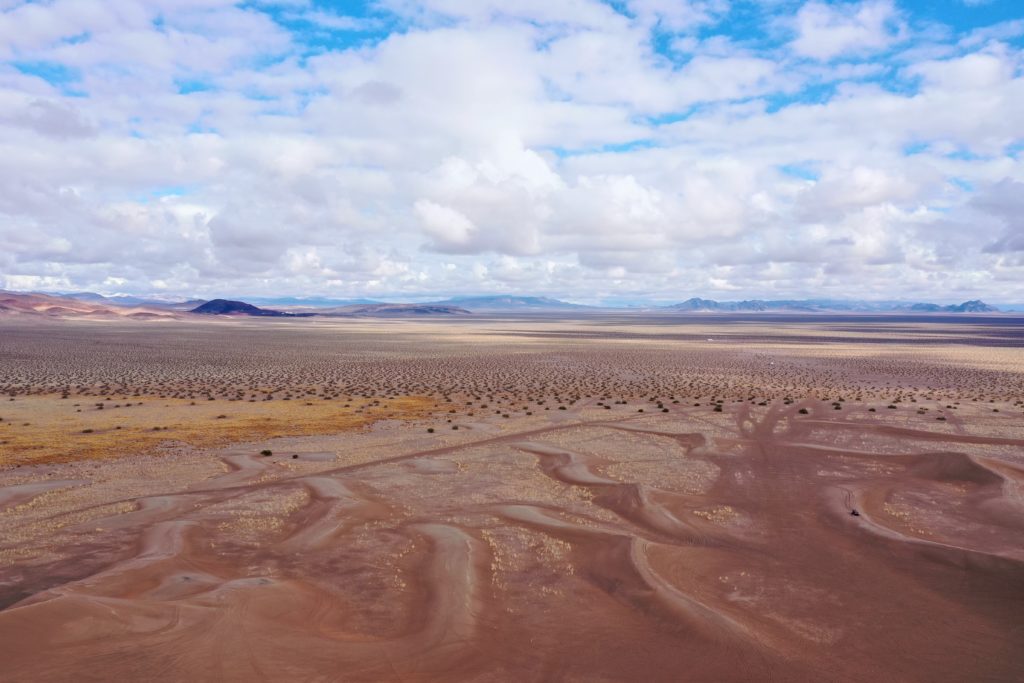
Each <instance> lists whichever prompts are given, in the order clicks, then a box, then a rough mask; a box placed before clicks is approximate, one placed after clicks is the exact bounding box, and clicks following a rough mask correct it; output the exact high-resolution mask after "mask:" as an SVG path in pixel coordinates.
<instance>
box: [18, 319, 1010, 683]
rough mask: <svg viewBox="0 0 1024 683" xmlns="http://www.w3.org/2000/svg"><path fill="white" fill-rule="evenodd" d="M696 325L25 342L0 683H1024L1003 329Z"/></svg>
mask: <svg viewBox="0 0 1024 683" xmlns="http://www.w3.org/2000/svg"><path fill="white" fill-rule="evenodd" d="M705 325H706V327H704V328H701V329H700V330H699V332H698V333H697V334H698V335H699V336H700V340H697V339H683V338H668V339H666V338H665V337H666V335H668V336H669V337H671V336H672V335H683V334H686V335H689V334H691V333H693V329H692V326H691V327H689V328H687V329H682V330H681V329H676V328H670V329H666V326H664V325H653V324H652V325H641V324H637V323H633V324H623V323H618V322H615V323H607V324H606V325H605V326H603V327H602V326H598V325H592V324H584V323H579V322H572V323H569V322H564V321H562V322H559V321H547V322H533V323H531V322H522V321H519V322H516V321H489V322H479V323H474V324H472V325H461V326H458V327H445V326H438V325H434V324H426V323H424V324H419V325H395V324H392V323H387V324H382V326H383V327H384V328H386V329H385V332H386V334H383V336H382V332H381V327H378V326H375V325H373V324H370V323H360V324H359V326H352V327H350V328H335V327H331V328H319V329H313V328H303V329H299V328H288V327H284V326H274V327H272V328H269V329H267V330H263V329H259V328H256V327H254V326H239V327H231V328H228V327H216V326H214V327H211V328H197V330H194V331H190V330H187V329H186V330H181V331H179V333H178V334H179V336H178V338H177V339H176V341H175V344H174V345H173V346H170V347H169V346H160V345H155V344H154V342H153V339H152V338H151V337H150V336H149V335H150V334H151V333H150V332H148V331H146V330H145V329H144V326H141V325H140V326H139V327H131V328H129V329H128V331H127V333H126V331H125V330H121V331H120V333H119V334H118V335H116V336H110V337H108V336H107V335H113V332H114V331H116V330H114V331H112V328H109V327H106V328H104V327H97V326H58V327H56V328H55V329H56V330H57V333H53V332H49V333H47V334H46V335H43V336H40V333H39V331H38V330H39V328H37V327H32V326H27V327H17V328H13V327H9V328H6V329H4V330H3V331H4V332H5V333H7V334H4V335H3V336H2V338H0V339H2V340H0V358H2V359H3V360H4V365H3V366H2V367H3V372H4V375H3V378H2V382H0V385H2V386H4V387H5V389H6V390H7V393H8V394H9V396H8V399H10V398H13V399H14V400H13V401H11V400H7V401H5V402H4V403H2V404H0V416H3V417H4V418H5V419H4V423H0V424H4V425H6V426H4V427H2V428H0V429H3V430H6V431H0V434H3V435H4V436H3V437H0V438H2V439H3V440H4V441H5V442H6V443H4V444H0V449H4V450H2V451H0V457H3V458H4V460H3V462H5V463H6V465H5V468H4V469H3V470H0V679H2V680H5V681H7V680H10V681H49V680H67V681H72V680H73V681H88V680H104V681H107V680H146V681H164V680H166V681H171V680H229V681H251V680H481V681H490V680H495V681H504V680H538V681H540V680H566V681H574V680H580V681H582V680H586V681H601V680H609V681H611V680H665V681H669V680H671V681H678V680H716V681H721V680H807V681H811V680H814V681H819V680H838V681H864V680H901V681H903V680H908V681H916V680H920V681H964V680H979V681H982V680H984V681H1003V680H1005V681H1013V680H1021V679H1024V628H1022V621H1021V616H1020V615H1021V614H1022V609H1024V493H1022V492H1024V488H1022V484H1024V428H1022V413H1024V408H1022V406H1021V402H1020V400H1021V394H1022V392H1021V378H1022V373H1024V369H1022V368H1021V363H1022V362H1024V359H1022V358H1021V354H1020V351H1019V348H1013V347H1010V346H1005V345H1003V344H999V343H991V342H992V340H993V339H996V340H998V339H1005V337H1004V336H1001V335H1003V334H1004V333H1005V330H1003V329H1001V328H1000V329H995V330H994V329H992V328H991V327H987V326H984V325H979V326H976V328H972V329H968V328H967V326H964V327H958V328H956V329H950V330H946V331H944V332H942V335H941V336H943V337H944V341H943V342H942V343H936V344H925V343H922V344H920V345H917V346H915V343H916V342H917V341H919V340H920V339H921V338H927V339H932V338H934V337H935V336H937V335H939V331H938V330H928V329H925V330H924V331H921V330H920V329H917V328H914V329H910V330H906V329H903V327H905V326H904V325H902V324H901V329H898V330H897V329H891V330H889V331H888V332H887V331H886V330H884V329H882V330H880V331H876V330H874V329H867V328H866V327H865V326H863V325H862V326H861V327H857V325H856V324H855V323H849V324H848V325H846V326H847V327H852V328H854V329H853V330H852V331H851V332H849V333H848V334H850V335H852V338H846V339H843V340H838V339H835V338H834V335H835V334H836V333H837V331H836V330H834V329H827V330H826V329H822V327H821V326H820V325H819V326H813V325H809V324H804V325H803V326H799V325H795V326H794V328H793V329H788V328H787V329H783V330H782V331H781V332H779V331H774V332H773V331H772V330H770V329H762V328H759V329H751V326H750V325H744V326H743V327H742V328H741V329H737V327H735V326H733V325H731V324H730V325H726V324H724V323H722V324H719V325H718V326H717V327H716V326H715V325H714V324H713V323H706V324H705ZM46 329H48V330H49V329H50V328H46ZM211 329H212V330H214V331H213V332H210V330H211ZM223 330H230V334H231V335H236V336H237V337H240V338H239V339H238V340H236V342H235V343H234V344H233V348H229V349H226V348H225V344H224V343H222V342H223V340H222V338H221V335H223V334H228V333H226V332H224V331H223ZM531 330H532V332H531ZM601 330H604V332H605V334H604V335H603V336H602V335H596V336H595V335H592V334H590V333H591V332H594V331H598V332H599V331H601ZM583 333H586V334H585V335H583ZM33 335H35V337H33ZM133 335H138V336H137V337H135V338H132V336H133ZM295 335H298V337H297V338H298V339H299V340H301V342H302V343H301V345H298V344H296V341H295V340H296V337H295ZM873 335H878V338H877V339H875V338H874V337H873ZM793 337H800V338H807V337H809V338H815V339H818V342H817V343H810V342H800V343H794V342H793ZM946 337H950V338H955V339H957V340H959V341H957V342H955V343H953V342H950V341H949V339H946ZM708 338H710V339H712V341H707V339H708ZM716 338H718V339H729V338H731V339H732V341H726V342H722V341H714V340H715V339H716ZM97 339H99V340H105V339H109V340H113V341H117V343H120V344H123V345H125V347H126V348H127V349H128V350H127V351H125V350H121V351H120V352H119V353H111V354H110V356H109V358H113V359H121V360H119V361H118V362H119V363H120V365H118V364H117V363H115V362H114V361H113V360H109V359H108V356H107V355H106V354H107V353H108V349H109V347H110V345H111V344H110V343H107V344H95V345H93V344H92V342H94V341H96V340H97ZM30 342H34V343H30ZM214 342H216V343H214ZM972 342H973V343H972ZM94 346H95V348H94ZM139 348H148V349H149V351H148V352H147V353H142V352H140V351H138V349H139ZM204 348H205V349H206V351H207V353H206V354H205V355H203V353H202V351H203V350H204ZM288 348H292V349H293V351H292V352H291V355H289V354H288V353H285V351H283V349H288ZM261 349H262V350H263V351H261ZM243 350H244V351H245V352H244V353H243V352H242V351H243ZM133 353H135V354H138V355H132V354H133ZM132 358H138V360H137V361H132V360H131V359H132ZM367 358H372V361H368V360H367ZM125 359H127V360H125ZM15 361H16V362H15ZM15 366H17V367H15ZM71 375H73V378H72V376H71ZM257 375H258V377H259V378H261V379H260V381H257V379H256V376H257ZM118 377H121V378H122V381H123V383H122V384H120V385H119V384H117V378H118ZM288 377H291V378H292V379H290V380H289V381H284V380H283V379H282V378H288ZM260 382H262V384H261V383H260ZM133 383H134V384H133ZM239 388H242V390H243V391H242V394H241V396H240V395H239V393H238V392H239ZM54 389H56V392H55V391H54ZM190 390H191V392H192V396H189V395H188V392H189V391H190ZM268 391H269V393H264V392H268ZM309 392H312V393H309ZM161 393H162V395H161ZM136 394H138V396H137V397H136ZM63 395H67V396H68V398H62V396H63ZM209 396H213V398H214V400H213V401H210V400H209ZM267 396H270V397H271V400H267ZM286 396H287V397H288V398H289V399H290V400H289V401H284V400H283V399H284V398H285V397H286ZM300 396H301V398H300ZM257 397H258V398H257ZM307 397H308V398H309V400H306V399H307ZM108 398H109V399H111V400H110V401H107V399H108ZM128 399H132V401H131V402H132V403H135V404H137V403H140V402H141V403H142V405H141V406H138V405H133V406H132V407H131V408H127V409H126V408H124V407H123V406H124V402H125V401H127V400H128ZM251 399H256V400H251ZM193 402H194V403H195V404H196V405H192V403H193ZM75 403H78V404H80V405H79V406H78V408H75V407H74V404H75ZM98 403H104V404H109V405H110V407H106V406H105V407H104V409H103V410H99V409H98V408H96V404H98ZM307 403H308V404H312V405H307ZM346 404H347V407H346ZM113 405H119V406H121V407H118V408H114V407H113ZM324 406H331V407H330V408H326V407H324ZM889 406H892V407H891V408H890V407H889ZM83 408H84V410H83V412H82V413H78V412H73V411H76V410H79V409H83ZM16 411H23V412H16ZM132 411H136V412H132ZM356 411H362V412H356ZM219 414H230V415H233V417H230V418H223V419H218V417H217V416H218V415H219ZM8 416H12V417H8ZM118 416H119V417H118ZM136 416H138V417H136ZM506 416H507V417H506ZM268 418H269V419H270V420H272V421H273V425H274V426H273V428H268V429H269V430H268V431H261V430H260V427H261V426H263V425H265V424H266V423H265V420H266V419H268ZM117 420H121V422H120V423H119V424H121V425H122V429H121V430H116V429H112V428H111V425H113V426H116V424H115V422H116V421H117ZM132 420H135V422H131V421H132ZM230 420H235V424H234V426H231V425H229V424H227V423H228V422H229V421H230ZM332 420H335V421H336V422H333V423H332V422H331V421H332ZM154 421H156V422H161V423H167V426H168V427H169V430H168V433H167V434H166V435H164V434H162V433H161V435H160V441H155V442H151V441H145V442H143V441H134V440H132V441H130V442H129V443H128V444H127V445H125V444H122V445H121V446H120V447H117V446H116V442H117V437H118V436H119V435H118V434H117V432H121V433H123V434H125V435H127V434H134V433H135V431H133V430H138V433H139V434H143V435H145V434H146V431H145V429H146V427H147V426H148V425H149V424H150V422H154ZM247 421H248V422H247ZM25 422H28V423H29V424H27V425H26V424H24V423H25ZM86 424H93V425H95V426H94V427H91V428H93V429H94V431H93V432H92V433H91V434H80V433H81V430H82V429H88V428H90V427H87V426H83V425H86ZM101 425H105V426H101ZM210 425H213V426H212V427H211V426H210ZM222 425H223V426H222ZM159 426H163V425H162V424H161V425H159ZM455 427H458V429H454V428H455ZM281 429H283V430H286V431H284V432H278V431H275V430H281ZM428 429H431V430H433V431H432V432H428ZM76 430H77V433H76ZM210 430H214V432H213V433H212V435H211V432H210ZM217 430H223V431H217ZM247 430H249V431H247ZM277 434H281V435H280V436H277ZM89 436H95V437H102V438H104V439H110V440H112V441H104V442H102V443H105V444H111V445H110V448H104V449H96V448H95V446H96V443H91V444H90V443H89V442H88V441H84V442H83V441H82V439H85V437H89ZM243 438H244V439H245V440H244V441H243V440H242V439H243ZM206 439H213V441H206ZM51 440H52V441H53V442H54V444H55V445H54V444H49V445H48V444H47V443H43V442H47V441H51ZM229 442H230V443H229ZM211 444H220V445H211ZM33 445H35V446H38V447H33ZM264 450H269V451H271V455H261V453H260V452H261V451H264ZM854 510H855V511H856V512H857V513H858V514H857V515H853V514H851V513H852V512H853V511H854Z"/></svg>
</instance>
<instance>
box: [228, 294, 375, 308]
mask: <svg viewBox="0 0 1024 683" xmlns="http://www.w3.org/2000/svg"><path fill="white" fill-rule="evenodd" d="M246 298H247V299H248V300H249V301H250V302H252V303H254V304H256V305H258V306H277V307H283V306H287V307H289V308H300V307H301V308H311V309H312V308H337V307H339V306H356V305H364V304H379V303H383V302H381V301H377V300H376V299H331V298H327V297H322V296H280V297H266V296H251V297H246Z"/></svg>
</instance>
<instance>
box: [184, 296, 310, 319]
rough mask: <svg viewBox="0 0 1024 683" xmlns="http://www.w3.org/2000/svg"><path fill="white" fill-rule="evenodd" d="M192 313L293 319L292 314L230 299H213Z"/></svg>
mask: <svg viewBox="0 0 1024 683" xmlns="http://www.w3.org/2000/svg"><path fill="white" fill-rule="evenodd" d="M191 313H199V314H200V315H251V316H263V317H278V318H283V317H288V318H290V317H293V314H291V313H282V312H281V311H272V310H270V309H269V308H259V307H257V306H253V305H252V304H247V303H245V302H244V301H229V300H228V299H213V300H211V301H207V302H206V303H205V304H202V305H200V306H196V307H195V308H193V309H192V310H191Z"/></svg>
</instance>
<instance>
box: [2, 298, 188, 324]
mask: <svg viewBox="0 0 1024 683" xmlns="http://www.w3.org/2000/svg"><path fill="white" fill-rule="evenodd" d="M0 315H14V316H34V317H47V318H101V319H114V318H123V319H130V320H173V319H175V318H177V317H179V316H178V315H177V314H176V313H175V312H174V311H167V310H160V309H158V308H154V307H150V306H116V305H109V304H103V303H96V302H91V301H81V300H79V299H75V298H71V297H62V296H54V295H51V294H37V293H21V292H4V291H0Z"/></svg>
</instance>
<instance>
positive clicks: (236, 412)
mask: <svg viewBox="0 0 1024 683" xmlns="http://www.w3.org/2000/svg"><path fill="white" fill-rule="evenodd" d="M434 403H435V402H434V401H433V400H431V399H427V398H422V397H415V396H413V397H399V398H390V399H380V400H379V401H374V400H365V399H364V400H361V401H358V402H357V401H353V402H351V403H349V404H348V407H345V404H343V403H339V402H336V401H308V402H307V401H257V402H253V403H250V402H247V401H233V402H225V401H188V400H183V399H165V398H154V397H145V396H143V397H131V398H130V399H125V400H118V399H117V398H112V399H111V400H109V401H106V400H103V401H93V402H89V403H86V402H83V401H82V400H72V399H61V398H60V397H59V396H28V397H24V398H19V399H17V400H16V401H9V402H4V403H2V404H0V417H2V418H3V421H2V422H0V464H4V465H8V464H15V463H28V462H32V463H40V462H57V461H67V460H77V459H82V458H105V457H114V456H119V455H128V454H133V453H143V452H146V451H151V450H153V449H155V448H157V447H159V446H161V445H164V444H169V443H179V444H187V445H190V446H195V447H211V446H220V445H224V444H229V443H235V442H239V441H254V440H263V439H269V438H274V437H279V436H302V435H307V434H326V433H332V432H342V431H348V430H353V429H359V428H361V427H365V426H367V425H369V424H371V423H373V422H374V421H376V420H380V419H388V418H392V419H417V418H420V417H424V416H426V415H427V414H429V413H430V411H431V409H432V408H433V406H434ZM100 404H102V405H103V408H102V409H99V408H98V406H99V405H100ZM79 411H80V412H79Z"/></svg>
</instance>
